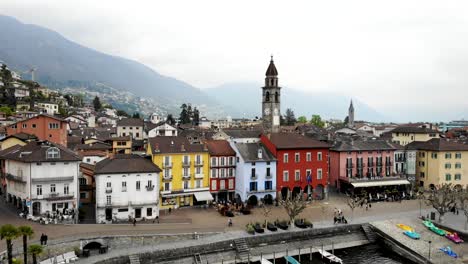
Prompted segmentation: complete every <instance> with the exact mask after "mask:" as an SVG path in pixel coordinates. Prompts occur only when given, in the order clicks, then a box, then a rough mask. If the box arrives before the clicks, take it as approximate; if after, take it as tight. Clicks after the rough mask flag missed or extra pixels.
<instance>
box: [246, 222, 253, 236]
mask: <svg viewBox="0 0 468 264" xmlns="http://www.w3.org/2000/svg"><path fill="white" fill-rule="evenodd" d="M245 229H246V231H247V233H249V234H251V235H255V229H254V226H253V225H252V224H247V225H246V226H245Z"/></svg>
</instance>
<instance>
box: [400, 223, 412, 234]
mask: <svg viewBox="0 0 468 264" xmlns="http://www.w3.org/2000/svg"><path fill="white" fill-rule="evenodd" d="M396 226H398V227H399V228H401V229H403V230H405V231H411V232H413V231H414V229H413V228H412V227H411V226H407V225H404V224H397V225H396Z"/></svg>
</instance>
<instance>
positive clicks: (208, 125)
mask: <svg viewBox="0 0 468 264" xmlns="http://www.w3.org/2000/svg"><path fill="white" fill-rule="evenodd" d="M198 126H199V127H201V128H211V121H210V120H208V118H206V117H204V116H202V117H201V118H200V122H199V124H198Z"/></svg>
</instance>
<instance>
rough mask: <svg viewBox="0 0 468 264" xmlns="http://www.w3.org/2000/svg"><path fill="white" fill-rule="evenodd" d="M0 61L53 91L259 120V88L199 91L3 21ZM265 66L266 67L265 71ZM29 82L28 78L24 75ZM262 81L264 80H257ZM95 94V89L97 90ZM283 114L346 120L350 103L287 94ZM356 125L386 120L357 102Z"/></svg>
mask: <svg viewBox="0 0 468 264" xmlns="http://www.w3.org/2000/svg"><path fill="white" fill-rule="evenodd" d="M0 43H1V45H0V61H3V62H5V63H6V64H7V65H8V66H9V67H10V68H12V69H14V70H17V71H19V72H27V71H28V70H29V69H30V68H31V67H36V68H37V72H36V81H38V82H39V83H41V84H43V85H46V86H49V87H51V88H64V87H70V86H72V87H73V86H80V87H82V86H87V85H93V84H99V85H102V84H104V85H106V86H108V87H113V88H115V89H118V90H122V91H128V92H131V93H133V94H135V95H136V96H140V97H142V98H148V97H150V98H153V99H154V100H156V101H157V102H158V103H159V104H161V105H162V106H164V107H163V109H168V111H169V112H172V113H174V114H177V113H178V111H180V109H179V106H180V104H181V103H184V102H186V103H191V104H193V105H198V106H201V107H202V109H203V110H204V111H206V112H205V113H203V112H202V114H204V115H207V116H208V117H212V118H213V117H221V116H225V115H230V116H233V117H243V116H246V117H254V116H258V115H260V114H261V105H260V102H261V91H260V87H261V85H259V84H255V83H227V84H224V85H221V86H218V87H213V88H208V89H199V88H197V87H194V86H192V85H190V84H188V83H186V82H183V81H180V80H177V79H175V78H172V77H169V76H164V75H161V74H159V73H158V72H157V71H155V70H153V69H151V68H149V67H147V66H145V65H144V64H141V63H139V62H136V61H134V60H129V59H125V58H121V57H116V56H111V55H108V54H105V53H102V52H99V51H96V50H93V49H90V48H87V47H84V46H82V45H79V44H77V43H75V42H73V41H71V40H68V39H66V38H64V37H63V36H61V35H60V34H59V33H57V32H54V31H51V30H49V29H46V28H43V27H40V26H37V25H31V24H24V23H21V22H20V21H18V20H17V19H15V18H12V17H8V16H3V15H0ZM266 66H267V64H266V65H265V67H266ZM23 76H25V75H23ZM259 79H263V76H259ZM94 88H95V87H94ZM282 100H283V101H282V111H283V112H284V111H285V110H286V108H292V109H293V110H294V111H295V113H296V116H299V115H306V116H308V117H309V116H310V115H312V114H321V115H322V116H323V117H333V118H340V119H343V118H344V117H345V116H346V114H347V109H348V105H349V101H350V98H346V97H343V96H340V95H336V94H327V93H307V92H302V91H300V90H294V89H289V88H283V90H282ZM354 104H355V109H356V119H366V120H370V121H383V120H387V119H386V118H385V116H383V115H381V114H379V113H378V112H377V111H375V110H374V109H372V108H371V107H369V106H367V105H365V104H364V103H362V102H359V101H357V100H354Z"/></svg>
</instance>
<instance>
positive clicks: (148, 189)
mask: <svg viewBox="0 0 468 264" xmlns="http://www.w3.org/2000/svg"><path fill="white" fill-rule="evenodd" d="M145 188H146V190H147V191H152V190H154V185H151V186H145Z"/></svg>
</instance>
